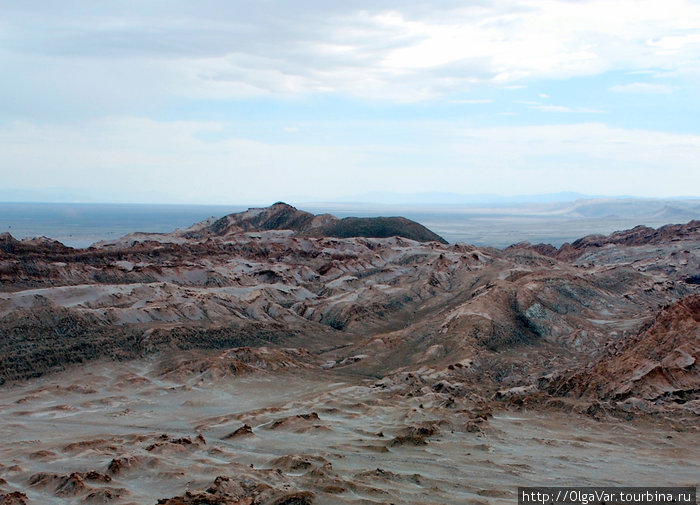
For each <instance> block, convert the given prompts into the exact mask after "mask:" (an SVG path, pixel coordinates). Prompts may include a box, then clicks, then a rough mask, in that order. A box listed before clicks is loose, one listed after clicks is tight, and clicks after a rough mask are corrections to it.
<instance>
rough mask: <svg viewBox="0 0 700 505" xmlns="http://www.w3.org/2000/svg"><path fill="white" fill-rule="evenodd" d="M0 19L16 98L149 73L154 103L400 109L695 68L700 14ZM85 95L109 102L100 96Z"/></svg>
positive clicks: (44, 12)
mask: <svg viewBox="0 0 700 505" xmlns="http://www.w3.org/2000/svg"><path fill="white" fill-rule="evenodd" d="M387 5H391V7H390V8H387V7H386V6H387ZM38 6H42V8H39V7H38ZM0 18H2V19H4V20H5V21H4V25H3V28H4V38H3V47H4V50H5V55H6V56H8V57H10V58H12V57H18V55H21V57H22V58H29V57H30V58H32V59H33V60H34V65H33V66H32V67H30V68H16V69H14V70H15V73H13V74H7V73H6V75H14V76H15V77H16V78H17V79H18V86H21V85H22V84H25V83H26V81H27V80H30V79H29V77H27V78H26V79H23V78H22V76H21V75H20V76H18V75H17V73H16V72H25V73H27V74H28V75H29V74H30V73H31V74H32V75H33V72H35V71H36V70H37V68H41V66H42V65H49V66H51V65H52V64H54V63H59V64H60V65H61V66H63V65H64V63H65V62H71V63H70V64H69V66H68V68H69V67H70V66H71V65H72V66H77V67H81V66H82V67H83V68H82V69H80V68H79V69H78V72H77V73H76V74H73V73H67V74H64V75H58V76H53V77H54V80H53V81H51V82H55V83H57V85H58V87H59V89H65V88H70V87H71V85H75V84H78V86H80V84H79V81H78V80H79V79H88V80H90V78H96V79H98V80H99V77H100V75H118V76H119V79H117V80H116V82H115V83H113V84H112V85H111V86H110V85H109V83H100V84H104V85H105V86H106V87H107V88H112V87H116V86H117V84H118V82H119V81H120V80H121V79H122V78H129V77H130V78H131V79H132V80H136V81H139V80H140V79H139V76H140V75H142V74H141V73H140V72H141V71H143V69H147V68H150V69H151V70H148V71H147V73H146V75H149V76H150V81H149V84H148V86H149V87H151V86H154V85H155V87H156V88H157V89H155V90H152V91H151V94H152V95H158V94H161V95H163V94H165V95H166V96H167V95H175V96H184V97H195V98H201V97H207V98H227V97H247V96H256V95H258V96H259V95H295V94H306V93H319V92H320V93H328V92H337V93H346V94H352V95H356V96H362V97H368V98H376V99H389V100H397V101H409V100H420V99H424V98H434V97H437V96H443V95H445V94H454V93H459V92H463V91H464V90H469V89H471V88H473V87H474V86H475V85H478V84H479V83H491V84H494V83H495V84H500V85H501V86H507V87H514V86H519V85H522V82H523V81H525V80H531V79H543V78H557V79H559V78H568V77H572V76H581V75H595V74H598V73H602V72H606V71H609V70H620V69H622V70H632V71H634V70H644V69H657V70H664V71H677V70H680V69H685V70H687V69H689V68H696V69H697V68H698V67H700V63H699V62H700V57H699V56H700V39H699V37H700V36H699V35H698V34H697V31H698V30H699V29H700V4H698V3H697V2H694V1H691V0H667V1H665V2H664V3H663V5H661V4H659V2H658V0H617V1H615V2H612V3H611V2H609V1H603V0H589V1H576V2H571V1H563V0H513V1H511V2H496V1H485V2H479V3H477V4H473V5H469V4H465V3H464V2H458V1H443V2H439V3H437V4H436V3H434V2H431V3H428V2H421V1H412V2H403V3H402V2H369V1H367V0H356V1H352V2H348V3H337V4H335V3H331V2H325V3H324V2H318V1H312V0H306V1H301V2H294V3H293V4H292V3H290V4H289V5H287V4H286V3H284V2H282V3H280V2H271V3H257V4H255V5H252V4H251V5H248V4H247V3H244V2H217V1H203V2H198V3H197V7H196V8H193V6H192V4H191V3H189V2H178V1H173V2H169V3H168V4H167V6H166V7H163V6H160V7H159V6H158V4H149V3H137V4H130V5H129V6H128V8H127V6H126V5H125V4H122V3H120V2H110V3H108V4H93V5H92V6H91V8H90V9H84V8H83V6H82V4H79V3H78V4H75V5H74V6H73V7H72V8H71V6H70V4H69V5H68V6H67V7H66V6H64V7H62V8H58V7H57V6H56V5H55V4H54V3H53V2H49V1H46V2H38V4H36V3H35V4H33V5H28V6H27V7H26V8H23V7H22V5H21V4H17V5H14V6H12V7H7V6H6V7H4V8H3V7H0ZM693 30H695V33H692V31H693ZM689 32H691V33H689ZM1 60H2V55H1V54H0V63H2V61H1ZM95 62H99V68H101V70H100V72H101V74H98V73H97V72H96V69H97V68H98V67H94V66H93V65H94V64H95ZM88 69H91V71H88ZM159 77H160V78H159ZM45 89H46V90H47V91H49V92H51V89H50V87H48V86H47V85H46V86H45ZM91 93H93V94H100V96H102V95H101V94H102V93H106V96H108V97H109V96H110V94H112V95H113V94H117V93H116V92H114V91H111V90H109V91H105V88H104V87H95V88H94V89H92V90H91Z"/></svg>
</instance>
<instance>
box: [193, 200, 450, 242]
mask: <svg viewBox="0 0 700 505" xmlns="http://www.w3.org/2000/svg"><path fill="white" fill-rule="evenodd" d="M267 230H291V231H293V232H294V234H295V235H297V236H311V237H338V238H350V237H369V238H388V237H393V236H397V237H403V238H408V239H411V240H416V241H418V242H431V241H435V242H440V243H443V244H446V243H447V241H445V239H443V238H442V237H440V236H439V235H437V234H435V233H433V232H432V231H430V230H428V229H427V228H426V227H425V226H423V225H421V224H419V223H416V222H415V221H411V220H410V219H406V218H403V217H367V218H358V217H347V218H344V219H338V218H337V217H335V216H332V215H330V214H321V215H318V216H315V215H313V214H311V213H309V212H304V211H301V210H298V209H296V208H295V207H292V206H291V205H288V204H286V203H283V202H277V203H276V204H274V205H272V206H270V207H267V208H260V209H248V210H247V211H245V212H240V213H237V214H229V215H228V216H224V217H222V218H221V219H217V220H216V221H214V222H212V223H209V222H206V223H203V224H200V225H195V226H194V227H193V228H192V229H190V230H188V232H186V233H185V236H186V237H188V238H202V237H206V236H218V237H221V236H225V235H231V234H235V233H240V232H242V231H267Z"/></svg>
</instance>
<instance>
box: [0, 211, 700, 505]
mask: <svg viewBox="0 0 700 505" xmlns="http://www.w3.org/2000/svg"><path fill="white" fill-rule="evenodd" d="M397 227H398V228H397ZM421 228H422V227H420V225H417V224H416V223H411V222H410V221H407V220H403V219H401V218H374V219H368V220H364V219H346V220H338V219H336V218H333V217H332V216H323V215H322V216H313V215H311V214H308V213H305V212H302V211H298V210H297V209H294V208H292V207H289V206H287V205H284V204H276V205H274V206H272V207H270V208H267V209H250V210H249V211H247V212H244V213H241V214H232V215H230V216H226V217H224V218H221V219H218V220H217V219H212V220H209V221H205V222H202V223H199V224H197V225H194V226H192V227H191V228H189V229H187V230H181V231H176V232H173V233H168V234H132V235H128V236H126V237H123V238H121V239H119V240H115V241H111V242H109V243H103V244H99V245H96V246H94V247H90V248H87V249H72V248H69V247H65V246H64V245H62V244H60V243H57V242H54V241H51V240H46V239H32V240H15V239H14V238H12V237H11V236H10V235H7V234H5V235H2V236H0V383H1V384H2V385H1V386H0V388H1V389H2V393H3V394H2V395H0V427H2V433H3V440H4V441H5V442H6V443H5V444H2V445H1V446H0V503H13V504H14V503H17V504H24V505H33V504H40V503H41V504H43V503H57V504H58V503H88V504H91V503H113V504H115V505H134V504H137V503H138V504H142V503H161V504H171V505H175V504H178V505H180V504H190V505H195V504H200V505H205V504H214V503H216V504H222V505H241V504H248V505H252V504H259V505H283V504H287V505H291V504H307V505H308V504H318V505H324V504H337V503H339V504H347V505H360V504H366V503H382V504H384V505H388V504H391V503H406V504H415V505H426V504H432V503H438V502H439V503H466V502H474V503H492V501H491V500H492V499H493V500H496V501H493V503H496V502H501V501H504V500H506V499H507V500H510V501H513V500H516V499H517V497H516V496H515V494H514V491H513V490H512V486H513V484H512V483H513V479H517V480H518V482H522V483H524V484H528V485H537V484H538V483H540V482H541V480H540V479H541V476H542V475H547V476H548V477H547V478H548V479H550V480H551V482H550V484H552V485H568V484H570V483H571V482H588V483H590V484H591V485H619V486H622V485H629V483H630V482H656V479H658V475H665V476H667V477H668V478H672V479H675V480H671V481H668V483H669V484H673V485H681V484H685V485H687V484H688V483H691V485H692V483H693V482H695V480H696V479H697V475H698V471H697V470H698V467H697V462H698V461H699V459H698V449H697V447H698V444H694V443H692V440H695V439H696V438H697V431H698V423H697V419H698V415H700V408H699V402H700V400H699V399H698V390H699V385H700V369H699V368H698V359H699V358H700V351H699V349H700V334H699V333H698V331H699V328H700V284H699V283H698V282H697V273H698V271H700V268H699V266H700V236H698V232H697V222H691V223H689V224H687V225H674V226H669V227H664V228H662V229H660V230H649V229H640V228H637V229H633V230H629V231H626V232H618V233H615V234H613V235H611V236H609V237H595V238H594V237H587V238H584V239H582V240H581V241H576V242H574V243H573V244H571V245H570V246H568V248H562V249H561V250H555V249H554V248H551V247H544V246H530V245H526V244H519V245H517V246H513V247H510V248H507V249H504V250H498V249H493V248H478V247H473V246H469V245H464V244H453V245H450V244H445V243H443V242H441V241H439V240H432V239H428V241H422V240H423V239H422V238H421V237H428V238H429V237H431V235H429V232H428V234H425V233H423V232H422V231H421ZM418 232H420V233H418ZM346 235H352V236H346ZM366 235H380V236H378V237H374V236H366ZM383 235H389V236H383ZM401 235H410V236H411V237H413V238H408V237H406V236H401ZM567 251H568V252H567ZM571 251H575V254H573V253H571V254H570V252H571ZM28 379H31V380H28ZM513 409H518V410H519V412H517V414H515V415H514V414H512V413H504V411H507V410H513ZM621 420H623V421H625V422H624V423H621V422H620V421H621ZM601 421H602V422H601ZM627 421H630V422H629V423H627ZM678 432H683V435H682V436H678ZM27 434H31V436H29V438H28V435H27ZM630 455H632V456H630ZM553 461H554V464H555V465H556V469H557V471H556V472H553V471H552V469H553V466H552V464H553ZM592 462H593V463H594V464H592ZM669 476H670V477H669ZM509 489H510V491H508V490H509Z"/></svg>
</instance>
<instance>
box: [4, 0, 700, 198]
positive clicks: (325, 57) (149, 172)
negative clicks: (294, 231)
mask: <svg viewBox="0 0 700 505" xmlns="http://www.w3.org/2000/svg"><path fill="white" fill-rule="evenodd" d="M0 68H1V69H2V79H0V200H29V201H42V200H44V201H93V202H100V201H105V202H183V203H184V202H187V203H225V204H236V203H238V204H244V203H271V202H274V201H277V200H288V201H323V200H332V199H336V198H343V197H353V196H357V195H362V194H365V193H371V192H374V193H376V192H395V193H420V192H450V193H464V194H470V193H496V194H502V195H515V194H535V193H550V192H560V191H576V192H581V193H587V194H598V195H636V196H659V197H661V196H674V195H692V196H700V2H698V1H697V0H694V1H689V0H686V1H683V0H663V1H662V0H652V1H644V0H629V1H628V0H615V1H609V0H606V1H585V0H570V1H540V0H531V1H520V0H516V1H504V0H495V1H489V0H483V1H451V0H432V1H429V2H428V1H421V0H396V1H392V2H389V1H383V0H373V1H371V2H370V1H366V0H346V1H344V2H330V1H328V0H317V1H314V0H304V1H289V0H286V1H281V0H280V1H273V0H254V1H243V0H240V1H236V0H225V1H202V0H198V1H188V2H184V1H176V0H168V1H165V0H162V1H128V2H127V1H119V0H109V1H90V2H85V1H82V0H80V1H60V0H46V1H32V0H19V1H14V0H5V1H3V2H2V3H0Z"/></svg>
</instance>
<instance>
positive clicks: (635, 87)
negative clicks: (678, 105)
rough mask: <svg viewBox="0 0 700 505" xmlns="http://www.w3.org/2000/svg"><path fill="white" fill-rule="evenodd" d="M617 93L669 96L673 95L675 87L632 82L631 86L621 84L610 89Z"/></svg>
mask: <svg viewBox="0 0 700 505" xmlns="http://www.w3.org/2000/svg"><path fill="white" fill-rule="evenodd" d="M610 91H614V92H615V93H640V94H649V95H657V94H661V95H667V94H670V93H673V91H674V88H673V86H669V85H668V84H650V83H647V82H631V83H629V84H619V85H617V86H613V87H611V88H610Z"/></svg>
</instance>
